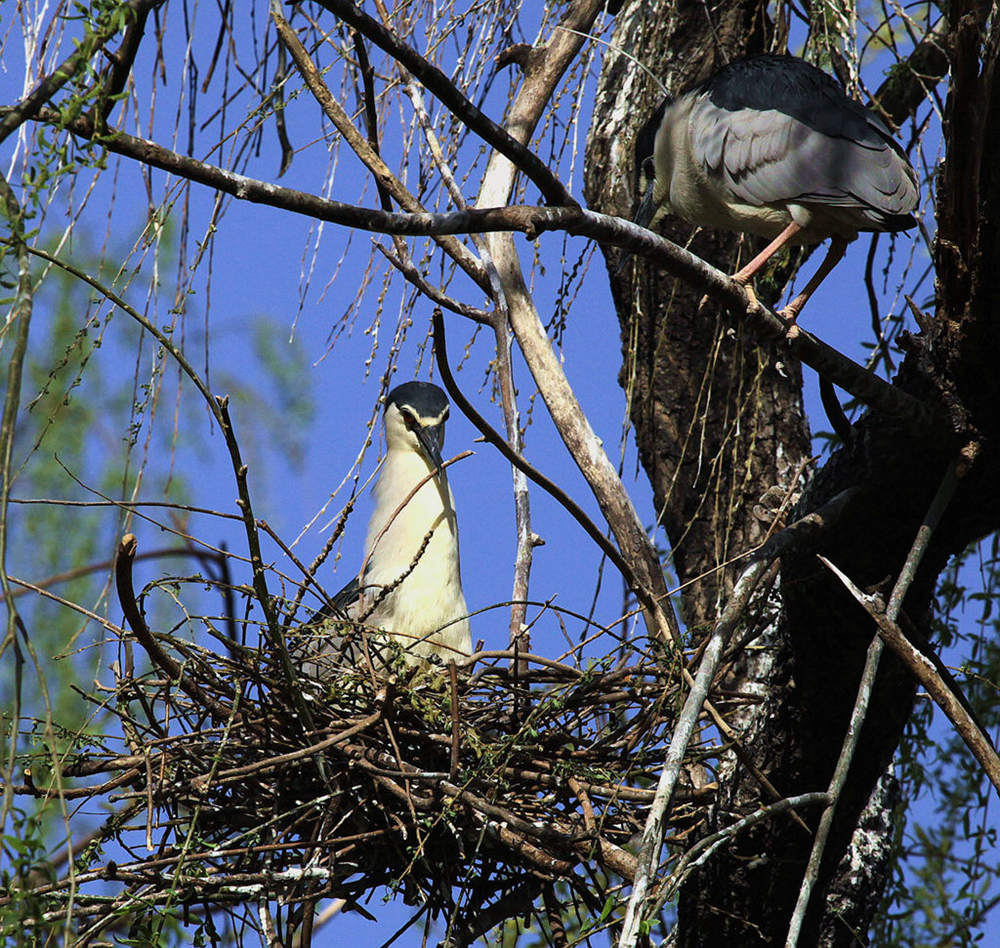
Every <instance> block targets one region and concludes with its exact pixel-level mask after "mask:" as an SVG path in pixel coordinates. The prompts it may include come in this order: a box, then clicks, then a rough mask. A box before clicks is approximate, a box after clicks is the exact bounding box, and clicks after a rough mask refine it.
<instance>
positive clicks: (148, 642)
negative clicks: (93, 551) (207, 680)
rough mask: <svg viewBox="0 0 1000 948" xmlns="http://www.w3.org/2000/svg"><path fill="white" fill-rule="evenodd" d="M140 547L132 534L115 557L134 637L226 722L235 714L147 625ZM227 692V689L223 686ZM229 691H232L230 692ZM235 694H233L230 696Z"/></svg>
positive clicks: (118, 583) (117, 580) (182, 686)
mask: <svg viewBox="0 0 1000 948" xmlns="http://www.w3.org/2000/svg"><path fill="white" fill-rule="evenodd" d="M137 546H138V543H137V541H136V538H135V536H133V535H132V534H131V533H127V534H125V536H123V537H122V539H121V542H120V543H119V544H118V555H117V557H115V585H116V587H117V589H118V601H119V603H120V604H121V607H122V612H123V613H124V614H125V619H126V621H127V622H128V624H129V628H131V629H132V634H133V635H134V636H135V637H136V639H138V641H139V644H140V645H141V646H142V647H143V648H144V649H145V650H146V654H147V655H148V656H149V657H150V659H151V660H152V662H153V664H154V665H156V666H158V667H159V668H160V669H162V670H163V671H164V672H165V673H166V675H167V677H168V678H170V680H171V681H174V682H176V683H177V686H178V687H179V688H180V689H181V690H182V691H183V692H184V693H185V694H186V695H187V696H188V697H189V698H191V699H192V700H193V701H195V702H196V703H197V704H199V705H201V706H202V707H204V708H207V709H208V710H209V711H210V712H211V713H212V715H213V716H214V717H215V718H216V720H220V721H225V720H227V719H228V718H229V716H230V714H231V711H230V709H229V708H226V707H223V705H221V704H219V702H218V701H216V700H215V699H214V698H213V697H212V696H211V695H209V694H206V693H205V692H204V691H203V690H202V689H201V688H199V687H198V685H196V684H195V683H194V682H193V681H191V680H190V679H189V678H188V677H187V676H186V675H185V674H184V672H183V670H182V669H181V666H180V665H178V664H177V662H176V661H175V660H174V659H173V658H172V657H171V656H170V655H168V654H167V653H166V652H165V651H164V650H163V648H162V646H161V645H160V643H159V642H157V641H156V637H155V636H154V635H153V633H152V632H150V630H149V626H148V625H146V620H145V619H144V618H143V616H142V613H141V612H140V611H139V606H138V604H137V603H136V601H135V587H134V585H133V582H132V562H133V560H134V559H135V552H136V548H137ZM223 687H224V688H225V686H223ZM226 690H227V691H228V690H229V689H228V688H226ZM230 693H231V692H230Z"/></svg>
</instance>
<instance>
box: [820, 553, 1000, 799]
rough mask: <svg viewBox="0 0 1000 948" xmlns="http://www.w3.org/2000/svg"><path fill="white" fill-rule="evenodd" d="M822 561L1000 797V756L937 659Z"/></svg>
mask: <svg viewBox="0 0 1000 948" xmlns="http://www.w3.org/2000/svg"><path fill="white" fill-rule="evenodd" d="M820 561H821V562H822V563H823V565H824V566H825V567H826V568H827V569H828V570H830V572H831V573H833V575H834V576H836V577H837V579H839V580H840V581H841V582H842V583H843V584H844V587H845V588H846V589H847V591H848V592H849V593H850V594H851V595H852V596H853V597H854V599H855V601H856V602H857V603H858V605H860V606H861V607H862V608H863V609H864V610H865V612H867V613H868V615H870V616H871V617H872V619H873V620H874V621H875V624H876V625H877V626H878V632H879V635H880V636H881V639H882V640H883V641H884V642H885V644H886V645H888V646H889V648H891V649H892V650H893V651H894V652H895V653H896V654H897V655H898V656H899V657H900V658H901V659H902V660H903V662H904V664H905V665H906V667H907V668H909V669H910V671H911V672H912V673H913V677H914V678H916V679H917V681H919V682H920V684H921V685H923V686H924V688H925V689H926V690H927V693H928V694H929V695H930V696H931V698H933V699H934V702H935V704H937V706H938V707H939V708H940V709H941V710H942V711H943V712H944V713H945V714H946V715H947V717H948V720H949V721H951V723H952V724H954V725H955V730H956V731H958V733H959V735H961V737H962V740H963V741H965V743H966V745H967V746H968V748H969V750H970V751H972V753H973V756H974V757H975V758H976V760H977V761H979V763H980V765H981V766H982V768H983V770H984V771H985V772H986V776H987V777H989V780H990V783H992V784H993V787H994V789H995V790H996V791H997V794H998V795H1000V756H998V755H997V752H996V749H995V748H994V747H993V743H992V741H991V740H990V738H989V736H988V735H987V734H986V733H985V732H984V731H983V730H982V729H981V728H980V727H979V724H978V723H977V722H976V720H975V718H974V717H973V716H972V715H971V714H970V713H969V711H968V710H967V709H966V707H965V706H964V705H963V703H962V701H961V700H960V698H959V697H958V696H957V695H956V694H955V692H954V690H953V688H952V687H951V686H950V685H949V684H948V683H947V682H946V681H945V679H944V677H943V676H942V675H941V673H940V671H938V669H937V667H936V666H935V664H934V662H933V660H932V659H931V658H929V657H928V656H927V655H925V654H924V653H923V652H921V651H920V649H918V648H917V647H916V646H915V645H914V644H913V643H912V642H910V640H909V639H908V638H907V637H906V635H905V634H904V633H903V630H902V629H901V628H900V627H899V624H898V623H896V622H893V621H892V620H891V619H890V618H889V616H888V614H887V611H886V610H885V609H884V607H883V604H882V603H881V601H880V600H879V598H878V597H877V596H868V595H865V593H864V592H863V591H862V590H860V589H858V587H857V586H855V585H854V583H853V582H851V580H850V579H849V578H848V577H847V576H846V575H845V574H844V573H843V571H841V570H840V569H838V568H837V567H836V566H834V564H833V563H831V562H830V561H829V560H828V559H826V558H825V557H822V556H821V557H820Z"/></svg>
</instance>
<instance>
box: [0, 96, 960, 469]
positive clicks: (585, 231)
mask: <svg viewBox="0 0 1000 948" xmlns="http://www.w3.org/2000/svg"><path fill="white" fill-rule="evenodd" d="M2 114H3V113H2V111H0V115H2ZM38 118H39V119H40V120H41V121H44V122H46V123H47V124H53V125H65V127H66V128H68V129H69V130H70V131H71V132H72V133H73V134H74V135H78V136H80V137H82V138H86V139H93V140H96V141H98V142H99V143H100V144H101V145H103V146H104V147H106V148H107V149H108V150H109V151H112V152H115V153H116V154H120V155H124V156H126V157H129V158H134V159H136V160H138V161H141V162H143V163H144V164H148V165H151V166H152V167H154V168H160V169H162V170H164V171H168V172H171V173H173V174H177V175H180V176H181V177H183V178H187V179H188V180H191V181H196V182H198V183H200V184H204V185H207V186H209V187H212V188H215V189H217V190H219V191H223V192H224V193H226V194H231V195H232V196H233V197H236V198H238V199H240V200H244V201H250V202H252V203H255V204H266V205H269V206H271V207H276V208H280V209H282V210H285V211H290V212H292V213H295V214H303V215H306V216H308V217H314V218H316V219H317V220H323V221H330V222H331V223H336V224H343V225H345V226H347V227H356V228H358V229H359V230H365V231H372V232H379V233H385V234H401V235H411V236H429V235H430V236H433V235H442V234H463V233H491V232H492V233H496V232H507V231H520V232H522V233H524V234H525V235H526V236H527V237H528V238H529V239H532V240H533V239H535V238H536V237H537V236H538V234H540V233H542V232H544V231H550V230H557V231H565V232H566V233H568V234H575V235H577V236H583V237H591V238H593V239H595V240H599V241H601V242H602V243H608V244H612V245H614V246H618V247H624V248H626V249H628V250H631V251H632V252H634V253H638V254H641V255H642V256H644V257H647V258H648V259H650V260H652V261H654V262H655V263H656V264H658V265H659V266H661V267H663V269H665V270H667V271H668V272H670V273H672V274H673V275H675V276H677V277H680V278H681V279H684V280H685V281H687V282H688V283H690V284H691V285H692V286H695V287H697V288H698V289H699V290H701V291H702V292H704V293H707V294H708V295H709V296H710V297H711V298H712V299H714V300H716V301H718V302H720V303H722V304H723V305H724V306H727V307H728V308H729V309H731V310H733V311H734V312H737V313H739V314H740V316H741V318H743V319H745V320H746V321H747V323H748V324H749V325H750V327H751V328H752V329H753V330H754V331H755V332H757V333H759V334H760V335H761V336H764V337H766V338H770V339H775V340H782V341H784V342H783V344H787V346H788V349H789V351H790V352H792V353H793V354H795V355H796V356H797V357H798V358H799V359H801V360H802V361H803V362H804V363H805V364H806V365H809V366H811V367H812V368H814V369H815V370H816V371H817V372H819V373H820V374H821V375H824V376H826V377H827V378H828V379H829V380H830V381H831V382H833V383H834V384H836V385H838V386H839V387H840V388H842V389H843V390H844V391H846V392H849V393H850V394H851V395H853V396H855V397H856V398H858V399H860V400H861V401H863V402H864V403H865V404H866V405H868V406H869V407H870V408H872V409H874V410H877V411H880V412H883V413H885V414H888V415H891V416H893V417H895V418H897V419H899V420H900V422H902V423H903V424H906V425H907V426H908V427H909V428H910V429H912V430H913V431H916V432H918V433H919V434H920V435H921V436H923V437H927V436H929V435H937V436H941V435H942V433H944V434H946V433H947V423H946V422H945V421H944V420H943V418H942V417H941V415H940V413H939V412H938V411H937V410H936V407H935V406H931V405H927V404H925V403H923V402H921V401H919V400H918V399H916V398H914V397H913V396H912V395H910V394H908V393H907V392H904V391H903V390H902V389H900V388H897V387H896V386H894V385H890V384H889V383H888V382H885V381H883V380H882V379H880V378H879V377H878V376H876V375H874V374H873V373H872V372H869V371H868V370H867V369H865V368H864V367H863V366H861V365H858V363H856V362H854V361H853V360H851V359H849V358H847V356H845V355H843V354H842V353H840V352H838V351H837V350H836V349H834V348H833V347H832V346H830V345H828V344H827V343H825V342H823V341H822V340H821V339H819V338H817V337H816V336H814V335H813V334H812V333H809V332H806V331H804V330H802V331H800V334H799V336H798V337H797V338H796V339H794V340H791V341H785V337H786V333H787V330H788V326H787V324H786V323H785V322H784V321H783V320H782V319H781V318H780V317H779V316H777V315H775V314H774V313H773V312H771V311H770V310H768V309H767V308H765V307H764V306H762V305H760V304H759V303H757V304H753V303H751V301H750V299H749V297H748V296H747V294H746V291H745V290H744V288H743V287H742V286H740V284H738V283H736V282H735V281H733V280H732V279H730V278H729V276H728V275H727V274H725V273H723V272H722V271H721V270H717V269H716V268H715V267H713V266H711V265H710V264H708V263H706V262H705V261H704V260H702V259H701V258H700V257H697V256H695V255H694V254H693V253H691V252H690V251H687V250H685V249H684V248H683V247H679V246H678V245H677V244H675V243H673V242H672V241H670V240H667V239H666V238H665V237H660V236H659V235H657V234H654V233H653V232H652V231H648V230H645V229H643V228H642V227H638V226H637V225H635V224H633V223H631V222H630V221H626V220H624V219H623V218H620V217H612V216H610V215H607V214H597V213H595V212H594V211H587V210H584V209H583V208H578V207H536V206H531V205H519V206H513V207H487V208H470V209H469V210H466V211H457V212H453V213H450V214H430V213H416V214H399V213H389V212H387V211H378V210H372V209H370V208H363V207H358V206H357V205H354V204H345V203H343V202H341V201H331V200H329V199H327V198H321V197H318V196H317V195H314V194H310V193H308V192H305V191H299V190H296V189H294V188H283V187H280V186H278V185H275V184H270V183H268V182H265V181H258V180H255V179H253V178H248V177H246V176H245V175H241V174H237V173H235V172H233V171H228V170H226V169H224V168H220V167H218V166H216V165H211V164H208V163H207V162H204V161H199V160H198V159H197V158H190V157H188V156H186V155H181V154H179V153H177V152H174V151H171V150H170V149H168V148H164V147H163V146H162V145H158V144H157V143H156V142H152V141H149V140H147V139H144V138H138V137H136V136H134V135H128V134H126V133H125V132H114V133H112V134H109V135H101V136H95V135H94V130H93V127H92V126H91V124H90V123H89V122H88V121H87V120H85V119H77V120H73V121H69V122H65V121H64V119H63V117H62V115H61V113H59V112H58V111H56V110H53V109H42V110H41V111H40V112H39V115H38ZM522 329H523V332H522V334H521V336H519V341H520V342H521V345H522V349H523V347H524V345H526V344H528V339H527V335H526V333H527V329H526V328H525V327H522ZM539 333H540V336H539V338H537V339H536V340H535V343H536V344H535V345H533V346H532V351H535V350H536V349H537V350H538V351H537V352H536V356H538V357H539V358H541V356H540V355H539V353H543V352H544V350H543V349H542V348H541V347H542V344H543V343H544V345H545V346H548V347H549V348H551V346H549V343H548V340H547V339H546V338H542V337H544V331H541V330H539V331H538V332H536V333H535V335H536V336H538V335H539ZM553 359H554V356H553ZM555 367H557V366H555V365H553V366H550V368H552V369H553V371H554V369H555ZM537 381H538V379H537V377H536V382H537ZM581 450H582V449H581Z"/></svg>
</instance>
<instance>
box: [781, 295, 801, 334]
mask: <svg viewBox="0 0 1000 948" xmlns="http://www.w3.org/2000/svg"><path fill="white" fill-rule="evenodd" d="M776 315H777V316H780V317H781V318H782V319H783V320H784V321H785V325H786V327H787V328H786V329H785V338H786V339H787V340H788V341H789V342H791V341H792V340H793V339H798V337H799V333H800V332H801V330H800V329H799V324H798V318H799V311H798V310H797V309H796V310H793V309H792V307H791V304H789V305H788V306H786V307H785V308H784V309H779V310H778V311H777V313H776Z"/></svg>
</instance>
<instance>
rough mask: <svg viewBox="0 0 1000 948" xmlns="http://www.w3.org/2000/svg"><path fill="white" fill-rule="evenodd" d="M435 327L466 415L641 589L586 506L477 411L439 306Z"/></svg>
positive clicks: (448, 381) (445, 371)
mask: <svg viewBox="0 0 1000 948" xmlns="http://www.w3.org/2000/svg"><path fill="white" fill-rule="evenodd" d="M433 331H434V354H435V355H436V356H437V364H438V371H439V372H440V373H441V381H442V382H443V383H444V387H445V388H446V389H447V390H448V394H449V395H450V396H451V398H452V400H453V401H454V402H455V404H456V405H457V406H458V408H459V410H460V411H461V412H462V414H463V415H465V417H466V418H468V419H469V421H471V422H472V424H473V425H474V426H475V427H476V429H477V430H478V431H479V433H480V434H481V435H482V436H483V438H484V439H485V440H486V441H487V442H488V443H489V444H492V445H493V447H495V448H496V449H497V450H498V451H499V452H500V453H501V454H502V455H503V456H504V457H505V458H506V459H507V460H508V461H510V463H511V464H512V465H514V467H516V468H517V469H518V470H519V471H521V472H522V473H523V474H525V475H526V476H527V477H528V478H530V479H531V480H532V481H534V482H535V483H536V484H537V485H538V486H539V487H541V488H542V490H544V491H546V492H547V493H548V494H550V495H551V496H552V497H553V498H554V499H555V500H556V501H557V502H558V503H559V504H560V505H561V506H562V507H563V509H565V510H566V511H567V513H569V515H570V516H571V517H572V518H573V519H574V520H575V521H576V522H577V523H578V524H580V526H581V527H583V530H584V532H585V533H586V534H587V536H589V537H590V538H591V539H592V540H593V541H594V542H595V543H596V544H597V545H598V546H599V547H600V548H601V552H603V553H604V555H605V556H607V557H608V559H609V560H611V562H612V563H613V564H614V565H615V567H616V568H617V569H618V571H619V572H620V573H621V574H622V577H623V578H624V579H625V582H627V583H628V584H629V587H630V588H632V589H636V591H637V592H639V591H641V590H639V588H638V581H637V579H636V576H635V574H634V572H633V571H632V569H631V568H630V567H629V565H628V563H626V562H625V560H624V559H623V558H622V555H621V553H619V552H618V550H617V549H615V547H614V546H613V545H612V544H611V541H610V540H608V538H607V537H606V536H604V534H603V533H601V531H600V530H599V529H598V528H597V525H596V524H595V523H594V521H593V520H591V519H590V518H589V517H588V516H587V515H586V514H585V513H584V512H583V508H581V507H580V505H579V504H577V503H576V501H575V500H573V498H572V497H570V496H569V495H568V494H567V493H566V492H565V491H564V490H563V489H562V488H561V487H560V486H559V485H558V484H556V483H555V482H554V481H551V480H549V478H547V477H546V476H545V475H544V474H542V473H541V472H540V471H538V470H537V469H536V468H534V467H532V466H531V465H530V464H529V463H528V462H527V461H525V460H524V458H523V457H521V455H519V454H518V453H517V452H516V451H514V449H513V448H511V447H510V445H509V444H508V443H507V441H506V440H505V439H504V438H503V436H502V435H501V434H500V433H499V432H498V431H497V430H496V429H495V428H493V426H492V425H490V423H489V422H488V421H487V420H486V419H485V418H483V416H482V415H480V414H479V412H478V411H476V409H475V408H474V407H473V406H472V403H471V402H470V401H469V400H468V399H467V398H466V397H465V395H464V394H463V392H462V390H461V389H460V388H459V387H458V383H457V382H456V381H455V376H454V375H453V374H452V372H451V366H450V365H449V363H448V345H447V341H446V339H445V331H444V317H443V316H442V314H441V311H440V310H435V311H434V316H433Z"/></svg>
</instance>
